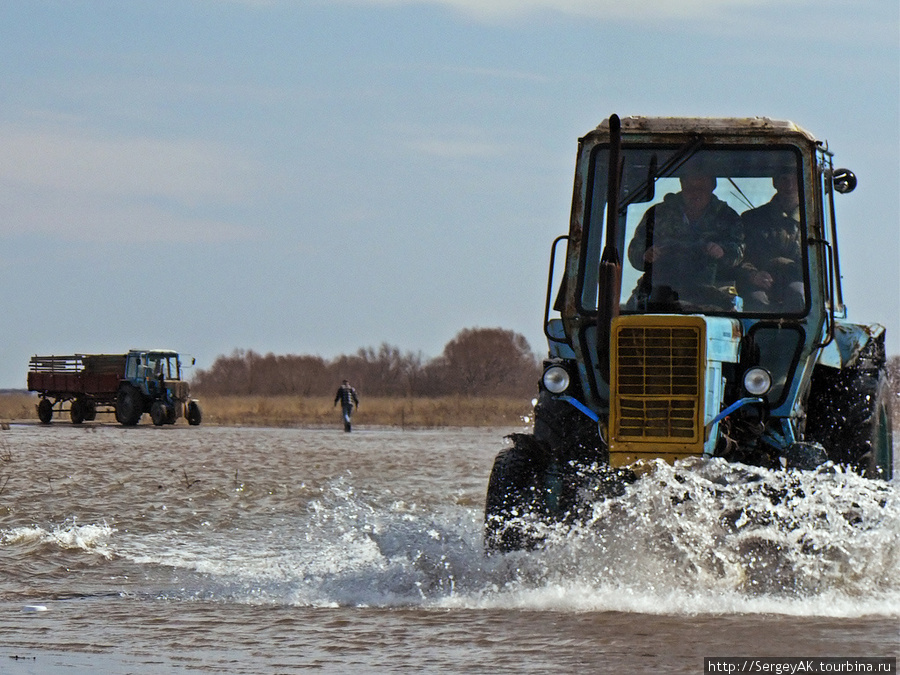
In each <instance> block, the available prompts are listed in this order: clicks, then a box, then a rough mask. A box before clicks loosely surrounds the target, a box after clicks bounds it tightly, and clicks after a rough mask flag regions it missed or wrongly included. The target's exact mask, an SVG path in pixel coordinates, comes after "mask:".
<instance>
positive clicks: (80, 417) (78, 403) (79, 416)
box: [69, 398, 84, 424]
mask: <svg viewBox="0 0 900 675" xmlns="http://www.w3.org/2000/svg"><path fill="white" fill-rule="evenodd" d="M69 418H70V419H71V420H72V424H81V423H82V422H84V401H82V400H81V399H80V398H76V399H75V400H74V401H72V405H71V406H70V407H69Z"/></svg>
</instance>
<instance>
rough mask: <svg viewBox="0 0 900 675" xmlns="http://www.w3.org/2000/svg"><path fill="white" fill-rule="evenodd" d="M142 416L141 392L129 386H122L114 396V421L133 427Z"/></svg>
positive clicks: (142, 402)
mask: <svg viewBox="0 0 900 675" xmlns="http://www.w3.org/2000/svg"><path fill="white" fill-rule="evenodd" d="M143 414H144V401H143V397H142V396H141V392H139V391H138V390H137V389H135V388H134V387H133V386H132V385H130V384H125V385H122V388H121V389H119V394H118V396H116V419H117V420H118V421H119V424H122V425H124V426H126V427H133V426H134V425H135V424H137V423H138V422H140V421H141V415H143Z"/></svg>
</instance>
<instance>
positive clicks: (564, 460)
mask: <svg viewBox="0 0 900 675" xmlns="http://www.w3.org/2000/svg"><path fill="white" fill-rule="evenodd" d="M856 182H857V181H856V177H855V176H854V175H853V173H851V172H850V171H848V170H846V169H835V168H834V166H833V164H832V153H831V151H830V150H829V148H828V146H827V144H825V143H823V142H821V141H818V140H816V138H815V137H814V136H813V135H812V134H810V133H809V132H807V131H805V130H804V129H801V128H800V127H798V126H797V125H795V124H794V123H792V122H787V121H777V120H772V119H768V118H740V119H730V118H725V119H712V118H648V117H629V118H625V119H621V120H620V119H619V118H618V117H617V116H615V115H613V116H611V117H610V118H609V119H608V120H606V121H604V122H603V123H602V124H601V125H600V126H599V127H597V128H596V129H594V130H593V131H591V132H589V133H588V134H587V135H586V136H584V138H582V139H580V141H579V144H578V156H577V164H576V171H575V186H574V188H575V189H574V197H573V203H572V212H571V220H570V226H569V233H568V234H567V235H563V236H560V237H558V238H557V239H556V241H555V242H554V244H553V249H552V252H551V258H550V281H549V285H548V289H547V300H546V306H545V310H544V324H545V329H544V330H545V334H546V336H547V339H548V343H549V355H548V358H547V360H546V361H545V362H544V373H543V377H542V379H541V382H540V385H539V394H538V399H537V404H536V406H535V422H534V430H533V433H530V434H516V435H514V436H512V437H511V438H512V441H513V444H512V446H511V447H509V448H507V449H505V450H503V451H502V452H500V454H499V455H498V456H497V458H496V461H495V463H494V467H493V471H492V473H491V477H490V481H489V487H488V492H487V501H486V508H485V535H486V537H485V540H486V545H487V547H488V549H489V550H499V551H507V550H511V549H516V548H528V547H530V546H532V545H534V543H535V541H536V540H535V538H534V537H535V535H534V532H533V531H532V530H530V529H529V526H527V525H526V524H525V523H527V522H528V521H529V520H530V521H532V522H558V521H563V520H566V519H568V518H573V517H576V514H577V513H578V512H579V509H580V508H581V506H582V504H583V502H584V500H586V499H588V500H590V499H596V498H597V497H602V496H603V495H604V494H617V493H620V492H621V490H623V489H625V486H627V484H628V482H629V481H631V480H634V477H635V475H636V474H637V473H639V472H640V470H641V469H640V467H641V466H642V465H646V463H647V462H650V461H653V460H659V459H661V460H665V461H667V462H674V461H675V460H680V459H683V458H687V457H709V458H712V457H721V458H724V459H725V460H727V461H730V462H740V463H744V464H747V465H753V466H759V467H766V468H771V469H779V468H796V469H801V470H802V469H814V468H816V467H818V466H820V465H822V464H824V463H826V462H829V461H830V462H833V463H834V464H836V465H843V466H846V467H849V468H850V469H852V470H854V471H857V472H859V473H860V474H862V475H864V476H868V477H872V478H881V479H890V478H891V477H892V472H893V440H892V429H891V414H890V400H889V394H888V382H887V373H886V367H885V342H884V327H883V326H880V325H877V324H872V325H861V324H855V323H850V322H849V321H847V314H846V309H845V306H844V302H843V298H842V294H841V271H840V267H839V262H838V239H837V227H836V223H835V204H834V198H835V193H847V192H851V191H852V190H853V189H854V188H855V187H856ZM710 195H712V196H710ZM561 242H566V249H567V250H566V255H565V262H564V265H563V266H562V270H561V272H560V273H558V274H557V273H556V271H555V270H554V265H555V257H556V250H557V247H558V245H559V244H560V243H561ZM557 279H559V280H560V282H559V284H558V286H557V283H556V280H557ZM554 287H556V288H557V290H556V293H555V294H554V292H553V288H554ZM551 312H556V313H557V316H556V317H553V318H551Z"/></svg>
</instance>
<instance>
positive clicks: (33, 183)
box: [0, 125, 257, 241]
mask: <svg viewBox="0 0 900 675" xmlns="http://www.w3.org/2000/svg"><path fill="white" fill-rule="evenodd" d="M0 146H2V147H3V150H4V161H3V162H2V163H0V186H2V187H0V204H3V205H4V210H5V212H6V216H7V217H5V218H4V219H3V220H2V221H0V222H2V224H0V234H3V235H12V234H38V233H40V234H52V235H54V236H59V237H63V238H74V239H79V240H82V241H84V240H103V241H109V240H120V239H124V238H127V237H133V232H135V231H146V230H145V228H153V230H152V231H155V232H156V233H158V234H159V235H160V236H165V237H171V238H173V239H174V240H177V241H217V240H218V241H221V240H233V239H236V238H246V237H247V236H251V235H252V233H250V232H248V231H247V228H243V227H240V226H234V225H230V224H228V223H225V222H216V221H214V220H210V219H209V218H208V216H205V217H194V216H193V215H192V214H193V213H195V212H197V213H199V212H203V213H208V212H209V210H210V208H212V210H216V209H217V208H218V207H221V206H223V205H232V204H234V203H236V202H238V201H240V200H242V199H243V198H245V197H246V196H247V195H248V194H249V192H250V190H252V189H253V186H254V185H255V183H256V179H255V178H256V173H257V171H256V168H255V167H254V166H253V165H252V164H251V163H248V162H241V161H240V160H237V159H235V158H234V156H233V155H232V154H231V153H228V152H226V151H225V150H224V149H222V148H219V147H216V146H214V145H211V144H207V143H203V142H198V141H195V140H167V139H153V138H144V137H102V136H99V135H91V134H88V133H86V132H84V131H83V130H80V129H77V128H64V127H55V126H52V125H51V126H38V127H34V128H29V127H19V126H14V125H0Z"/></svg>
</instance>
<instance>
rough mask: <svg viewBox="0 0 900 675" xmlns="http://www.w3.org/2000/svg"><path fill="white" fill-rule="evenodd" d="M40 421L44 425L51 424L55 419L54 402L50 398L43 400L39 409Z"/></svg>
mask: <svg viewBox="0 0 900 675" xmlns="http://www.w3.org/2000/svg"><path fill="white" fill-rule="evenodd" d="M37 413H38V419H39V420H40V421H41V422H43V423H44V424H50V420H52V419H53V402H52V401H51V400H50V399H49V398H42V399H41V400H40V401H39V402H38V407H37Z"/></svg>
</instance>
